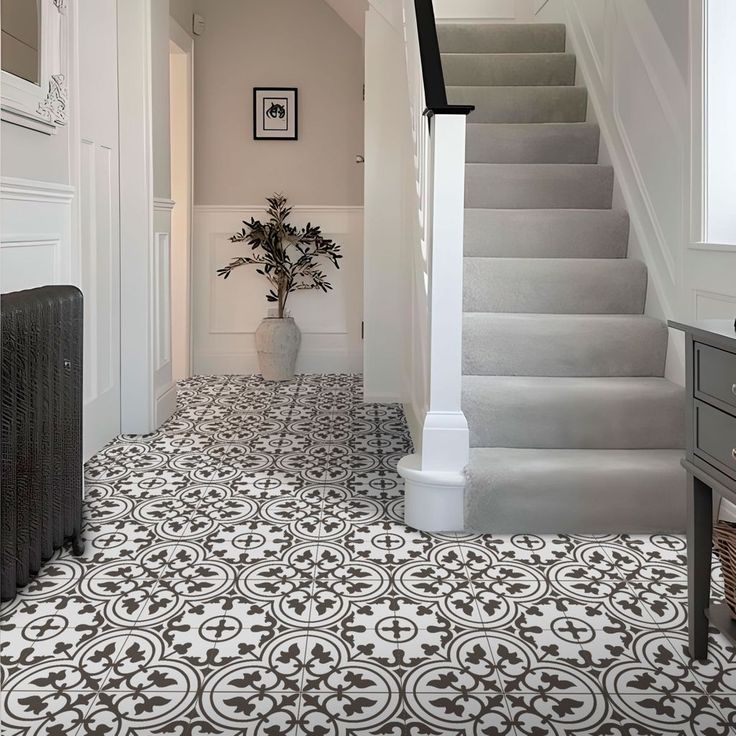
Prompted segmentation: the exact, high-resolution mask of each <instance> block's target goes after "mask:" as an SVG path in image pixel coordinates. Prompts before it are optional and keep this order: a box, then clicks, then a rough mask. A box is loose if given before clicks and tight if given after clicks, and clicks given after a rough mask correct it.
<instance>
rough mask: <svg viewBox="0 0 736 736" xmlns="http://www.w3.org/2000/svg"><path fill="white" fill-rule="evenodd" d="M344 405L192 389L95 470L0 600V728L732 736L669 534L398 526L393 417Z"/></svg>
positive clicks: (185, 386) (731, 721) (209, 385)
mask: <svg viewBox="0 0 736 736" xmlns="http://www.w3.org/2000/svg"><path fill="white" fill-rule="evenodd" d="M362 399H363V389H362V380H361V377H360V376H357V375H350V374H345V375H304V376H297V377H296V379H295V380H294V381H291V382H287V383H285V384H275V383H269V382H266V381H263V379H262V378H261V377H260V376H194V377H192V378H190V379H187V380H186V381H184V382H182V383H181V384H180V387H179V409H178V411H177V412H176V414H175V415H174V416H173V417H172V418H171V419H169V420H168V421H167V422H166V423H165V424H164V425H163V426H162V427H161V428H160V429H159V430H157V431H156V432H154V433H152V434H150V435H147V436H143V437H141V436H133V435H125V436H121V437H119V438H117V439H116V440H115V441H114V442H112V443H110V444H109V445H108V446H107V447H105V448H104V449H103V450H102V451H101V452H100V453H99V454H98V455H97V456H96V457H95V458H93V459H92V460H91V461H90V462H89V463H88V464H87V466H86V468H85V476H86V497H85V507H84V518H85V527H84V536H85V539H86V549H85V553H84V555H83V556H82V557H79V558H77V557H74V556H73V555H72V554H71V551H70V550H68V549H64V550H61V551H59V552H57V553H56V554H55V555H54V557H53V559H52V560H50V561H49V562H48V563H47V564H46V565H45V566H44V567H43V569H42V570H41V572H40V574H39V575H38V576H37V577H36V578H35V579H34V580H33V581H31V582H30V583H29V584H28V585H27V586H26V587H25V588H24V589H23V590H21V591H19V593H18V595H17V596H16V598H15V599H14V600H13V601H9V602H6V603H4V604H2V606H0V678H1V681H2V683H3V695H2V704H1V706H2V707H1V708H0V711H1V712H2V713H3V715H2V732H3V734H5V733H8V734H10V735H11V736H29V735H30V734H38V735H39V736H41V735H43V736H62V734H64V735H65V734H71V735H72V736H74V735H76V734H78V735H79V736H127V735H128V734H135V736H144V735H145V736H154V735H158V734H162V735H165V734H181V736H185V735H186V736H204V735H205V734H218V736H219V735H222V736H245V735H247V736H277V735H279V736H280V735H281V734H289V735H290V736H291V735H293V736H348V734H354V735H356V736H358V735H365V736H374V735H379V734H385V735H386V736H405V735H407V734H416V735H417V736H430V735H431V736H546V734H560V735H562V734H576V735H577V734H580V735H581V736H611V735H615V736H642V735H644V734H651V735H655V734H656V735H657V736H660V735H661V734H702V735H703V736H705V735H706V734H707V736H720V735H721V734H723V736H725V734H729V733H734V734H736V649H735V648H734V647H733V646H732V645H731V644H729V643H728V642H727V641H726V640H725V639H723V638H722V637H721V636H720V635H718V634H717V633H716V632H715V631H714V632H713V635H712V642H711V649H710V658H709V660H708V662H705V663H702V662H692V661H691V660H690V659H689V657H688V652H687V630H686V624H687V600H686V589H685V581H686V573H685V570H686V543H685V540H684V538H683V537H682V536H678V535H651V536H644V535H627V534H622V535H616V534H602V535H584V534H577V535H565V534H557V535H533V534H516V535H483V534H474V533H470V532H469V533H464V534H425V533H422V532H418V531H414V530H411V529H408V528H407V527H406V526H404V524H403V494H404V483H403V481H402V479H401V478H400V477H399V475H398V473H397V472H396V465H397V462H398V460H399V459H400V458H401V457H402V456H403V455H405V454H407V453H409V452H410V451H411V440H410V437H409V432H408V429H407V425H406V421H405V419H404V416H403V411H402V408H401V407H400V406H399V405H383V404H364V403H363V400H362ZM713 584H714V592H715V594H716V595H718V594H721V595H722V591H723V579H722V574H721V571H720V567H719V565H718V564H717V561H714V569H713Z"/></svg>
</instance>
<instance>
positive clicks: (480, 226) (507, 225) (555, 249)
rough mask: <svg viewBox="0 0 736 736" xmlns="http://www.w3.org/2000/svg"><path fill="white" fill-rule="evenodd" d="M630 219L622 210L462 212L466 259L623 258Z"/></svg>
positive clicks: (479, 210)
mask: <svg viewBox="0 0 736 736" xmlns="http://www.w3.org/2000/svg"><path fill="white" fill-rule="evenodd" d="M628 242H629V216H628V214H627V213H626V212H620V211H605V210H600V211H590V212H589V211H584V210H577V211H575V210H530V211H526V210H482V209H475V210H466V212H465V255H466V256H487V257H496V258H625V257H626V252H627V249H628Z"/></svg>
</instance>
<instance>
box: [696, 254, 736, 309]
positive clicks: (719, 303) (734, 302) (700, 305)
mask: <svg viewBox="0 0 736 736" xmlns="http://www.w3.org/2000/svg"><path fill="white" fill-rule="evenodd" d="M735 259H736V257H735ZM693 295H694V297H695V319H727V320H736V294H719V293H717V292H713V291H702V290H700V289H696V290H695V291H694V292H693Z"/></svg>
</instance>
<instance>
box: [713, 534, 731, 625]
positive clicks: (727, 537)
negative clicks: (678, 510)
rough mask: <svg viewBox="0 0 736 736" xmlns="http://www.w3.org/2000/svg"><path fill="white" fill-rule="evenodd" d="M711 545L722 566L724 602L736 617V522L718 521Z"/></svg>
mask: <svg viewBox="0 0 736 736" xmlns="http://www.w3.org/2000/svg"><path fill="white" fill-rule="evenodd" d="M713 546H714V547H715V551H716V554H717V555H718V559H719V560H720V561H721V567H722V568H723V582H724V587H725V591H726V603H727V604H728V608H729V609H730V611H731V618H733V619H736V524H732V523H731V522H729V521H719V522H717V523H716V525H715V527H714V528H713Z"/></svg>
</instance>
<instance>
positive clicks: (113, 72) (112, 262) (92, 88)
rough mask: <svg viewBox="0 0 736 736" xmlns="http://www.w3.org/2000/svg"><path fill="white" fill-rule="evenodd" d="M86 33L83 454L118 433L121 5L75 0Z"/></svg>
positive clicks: (80, 240) (77, 135)
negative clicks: (119, 65) (119, 44)
mask: <svg viewBox="0 0 736 736" xmlns="http://www.w3.org/2000/svg"><path fill="white" fill-rule="evenodd" d="M67 12H68V13H70V15H71V16H72V17H77V23H78V27H79V28H80V30H81V33H80V34H79V37H78V43H77V52H78V53H77V58H76V60H75V61H76V63H75V65H74V72H75V73H74V74H72V76H71V81H72V84H73V88H72V92H73V94H72V99H74V100H75V102H76V105H75V107H74V110H73V113H72V119H71V121H70V122H71V125H70V128H71V142H72V145H71V149H72V153H71V163H72V170H73V175H74V180H75V181H76V183H77V187H78V190H79V197H78V199H77V202H76V204H77V207H76V209H75V215H76V220H75V228H74V231H75V241H76V245H77V247H78V251H79V252H78V255H77V257H78V259H79V271H80V281H79V284H80V287H81V289H82V292H83V293H84V352H85V361H84V368H85V370H84V419H85V421H84V455H85V457H86V458H88V457H90V456H91V455H93V454H94V453H95V452H97V451H98V450H99V449H100V448H102V447H103V446H104V445H105V444H106V443H107V442H109V441H110V440H111V439H112V438H113V437H114V436H115V435H116V434H118V433H119V432H120V210H119V191H120V189H119V187H120V181H119V139H118V77H117V72H118V54H117V49H118V45H117V3H116V1H115V0H76V2H75V3H74V5H73V7H71V6H70V7H69V8H68V10H67Z"/></svg>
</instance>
